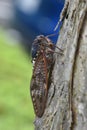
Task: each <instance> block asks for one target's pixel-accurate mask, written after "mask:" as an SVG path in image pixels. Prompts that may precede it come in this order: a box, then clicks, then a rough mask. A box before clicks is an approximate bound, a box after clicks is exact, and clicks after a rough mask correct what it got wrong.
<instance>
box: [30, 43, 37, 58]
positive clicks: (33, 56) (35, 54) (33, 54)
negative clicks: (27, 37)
mask: <svg viewBox="0 0 87 130" xmlns="http://www.w3.org/2000/svg"><path fill="white" fill-rule="evenodd" d="M31 52H32V58H36V56H37V52H38V46H37V45H33V46H32V50H31Z"/></svg>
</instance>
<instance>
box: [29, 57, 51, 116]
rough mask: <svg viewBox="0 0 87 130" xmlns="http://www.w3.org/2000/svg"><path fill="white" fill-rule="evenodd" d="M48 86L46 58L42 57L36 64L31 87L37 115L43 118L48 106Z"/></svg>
mask: <svg viewBox="0 0 87 130" xmlns="http://www.w3.org/2000/svg"><path fill="white" fill-rule="evenodd" d="M47 85H48V77H47V65H46V58H45V57H44V56H43V55H40V56H39V57H38V58H37V59H36V62H35V67H34V70H33V76H32V80H31V86H30V87H31V88H30V89H31V97H32V101H33V106H34V110H35V114H36V115H37V116H38V117H41V116H42V115H43V113H44V109H45V106H46V100H47V93H48V88H47Z"/></svg>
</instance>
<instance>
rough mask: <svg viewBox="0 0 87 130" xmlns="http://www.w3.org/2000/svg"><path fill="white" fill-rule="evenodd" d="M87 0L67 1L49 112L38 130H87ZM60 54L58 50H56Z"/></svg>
mask: <svg viewBox="0 0 87 130" xmlns="http://www.w3.org/2000/svg"><path fill="white" fill-rule="evenodd" d="M86 13H87V0H66V3H65V7H64V10H63V12H62V16H63V15H65V16H66V17H65V19H64V22H63V26H62V29H61V31H60V36H59V39H58V43H57V45H58V47H60V48H61V49H63V50H64V52H63V53H64V55H63V56H61V55H58V54H55V55H54V59H55V65H54V68H53V72H52V78H51V85H50V89H49V93H48V101H47V105H46V110H45V113H44V115H43V117H42V118H36V120H35V130H86V129H87V81H86V78H87V15H86ZM56 51H58V50H56Z"/></svg>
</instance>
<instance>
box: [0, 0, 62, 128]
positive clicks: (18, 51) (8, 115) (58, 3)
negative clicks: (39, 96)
mask: <svg viewBox="0 0 87 130" xmlns="http://www.w3.org/2000/svg"><path fill="white" fill-rule="evenodd" d="M63 5H64V0H55V1H54V0H0V130H33V129H34V126H33V120H34V110H33V106H32V102H31V97H30V92H29V84H30V80H31V75H32V64H31V55H30V49H31V45H32V42H33V40H34V38H35V37H36V36H37V35H42V34H43V35H49V34H54V33H56V32H59V28H60V27H59V28H58V29H57V30H56V32H54V28H55V26H56V24H57V22H58V20H59V16H60V12H61V10H62V8H63ZM57 37H58V35H56V36H54V37H50V38H51V39H52V41H53V42H54V43H56V40H57ZM26 52H28V53H26Z"/></svg>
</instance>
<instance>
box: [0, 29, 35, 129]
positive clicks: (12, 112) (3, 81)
mask: <svg viewBox="0 0 87 130" xmlns="http://www.w3.org/2000/svg"><path fill="white" fill-rule="evenodd" d="M31 73H32V65H31V59H30V57H29V56H28V55H27V54H26V53H25V52H24V51H23V49H22V47H21V45H20V44H15V43H12V41H10V40H9V38H8V37H6V35H5V34H4V32H3V31H0V130H33V129H34V128H33V120H34V112H33V107H32V102H31V98H30V90H29V84H30V79H31Z"/></svg>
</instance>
